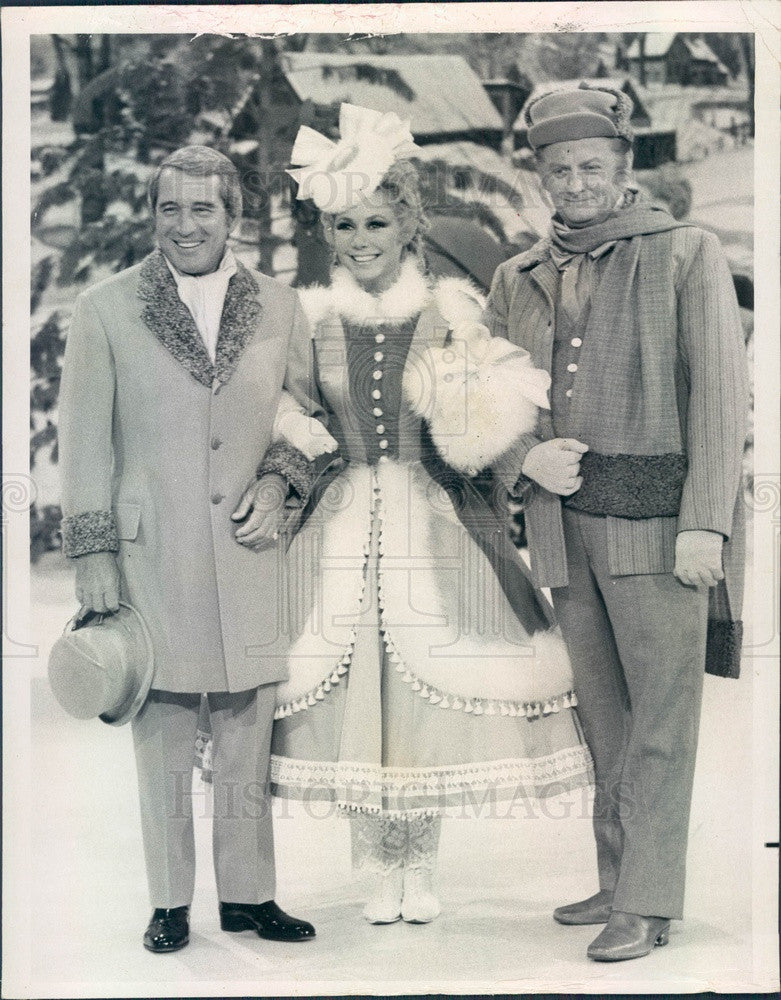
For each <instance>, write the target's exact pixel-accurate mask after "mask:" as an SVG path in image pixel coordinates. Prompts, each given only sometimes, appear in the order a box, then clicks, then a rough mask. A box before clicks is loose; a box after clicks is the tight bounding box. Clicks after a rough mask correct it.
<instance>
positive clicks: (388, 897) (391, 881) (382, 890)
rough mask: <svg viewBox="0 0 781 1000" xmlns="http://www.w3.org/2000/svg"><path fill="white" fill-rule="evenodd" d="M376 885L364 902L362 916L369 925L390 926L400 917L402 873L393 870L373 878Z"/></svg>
mask: <svg viewBox="0 0 781 1000" xmlns="http://www.w3.org/2000/svg"><path fill="white" fill-rule="evenodd" d="M375 877H376V879H377V883H376V885H375V887H374V890H373V891H372V893H371V895H370V896H369V898H368V900H367V901H366V906H364V908H363V915H364V917H366V919H367V920H368V921H369V923H370V924H392V923H395V922H396V921H397V920H399V918H400V917H401V894H402V886H403V881H404V871H403V869H402V868H401V867H399V868H393V869H391V870H390V871H387V872H384V873H383V874H382V875H377V876H375Z"/></svg>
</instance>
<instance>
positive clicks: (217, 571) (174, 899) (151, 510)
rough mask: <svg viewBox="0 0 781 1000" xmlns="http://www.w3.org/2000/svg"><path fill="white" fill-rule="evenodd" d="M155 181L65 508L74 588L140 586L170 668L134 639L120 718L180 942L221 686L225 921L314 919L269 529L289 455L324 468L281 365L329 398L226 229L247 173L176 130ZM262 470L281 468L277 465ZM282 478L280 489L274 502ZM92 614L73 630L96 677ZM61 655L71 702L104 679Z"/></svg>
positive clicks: (278, 295) (76, 341)
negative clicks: (280, 709)
mask: <svg viewBox="0 0 781 1000" xmlns="http://www.w3.org/2000/svg"><path fill="white" fill-rule="evenodd" d="M149 196H150V199H149V200H150V207H151V210H152V214H153V217H154V225H155V234H156V237H157V243H158V249H156V250H155V251H154V252H153V253H151V254H150V255H149V256H148V257H147V258H146V259H145V260H143V261H142V262H141V263H140V264H136V265H135V266H133V267H131V268H128V269H127V270H125V271H123V272H121V273H120V274H117V275H115V276H113V277H111V278H108V279H107V280H105V281H103V282H101V283H100V284H98V285H96V286H95V287H93V288H91V289H89V290H88V291H86V292H84V293H83V294H82V295H81V296H79V299H78V301H77V303H76V307H75V310H74V314H73V319H72V322H71V327H70V331H69V334H68V341H67V348H66V352H65V363H64V368H63V376H62V389H61V394H60V428H59V429H60V467H61V471H62V507H63V512H64V515H65V517H64V520H63V526H62V530H63V539H64V545H65V552H66V554H67V555H68V556H69V557H71V558H72V559H73V561H74V564H75V569H76V596H77V598H78V600H79V601H80V602H81V604H82V606H83V607H84V609H85V610H87V611H89V610H92V611H94V612H97V613H104V612H106V611H115V610H116V609H117V608H118V606H119V603H120V597H121V598H122V599H123V602H127V603H128V604H130V605H132V609H133V611H134V612H135V613H137V614H138V615H140V617H141V620H142V621H143V623H144V628H145V630H148V635H149V639H150V644H151V661H152V662H151V668H152V669H153V671H154V677H153V679H150V677H149V676H147V674H146V673H144V672H142V670H141V664H142V663H146V660H145V659H144V660H142V659H141V658H140V657H139V658H136V659H137V660H138V666H137V667H136V669H137V672H138V676H137V677H135V678H134V676H133V670H132V668H133V667H134V666H135V665H136V659H133V661H132V663H128V662H127V661H128V660H129V659H130V658H129V656H128V655H124V656H120V655H118V656H115V657H114V659H115V660H116V663H117V666H118V667H119V668H122V669H123V670H124V671H125V672H126V673H129V674H130V676H129V677H128V683H127V685H125V681H124V680H123V679H122V678H120V680H121V681H122V684H121V685H120V686H121V687H122V691H124V686H127V687H128V688H129V689H130V692H131V694H130V695H128V697H127V698H124V700H123V699H122V698H121V697H120V695H121V694H122V691H120V692H119V693H118V694H112V693H111V692H110V691H107V692H105V698H106V705H105V707H107V708H109V707H112V706H118V708H117V710H118V711H119V713H120V714H119V719H117V711H112V712H111V713H110V716H109V718H108V719H107V721H126V720H127V719H129V718H130V716H131V715H132V716H133V718H132V727H133V741H134V745H135V752H136V764H137V770H138V784H139V790H140V797H141V822H142V832H143V840H144V853H145V857H146V865H147V876H148V882H149V892H150V896H151V902H152V906H153V908H154V912H153V914H152V920H151V921H150V923H149V926H148V928H147V930H146V933H145V935H144V945H145V947H146V948H148V949H149V950H150V951H153V952H171V951H176V950H177V949H179V948H182V947H184V945H186V944H187V942H188V940H189V906H190V902H191V900H192V895H193V888H194V881H195V845H194V836H193V816H192V802H191V797H190V789H191V781H192V770H193V763H194V755H195V739H196V730H197V724H198V714H199V706H200V702H201V692H205V693H207V694H208V702H209V709H210V715H211V726H212V732H213V735H214V750H213V753H214V767H213V771H214V863H215V870H216V875H217V889H218V894H219V901H220V921H221V926H222V928H223V929H224V930H230V931H238V930H253V931H256V932H257V933H258V934H259V935H260V936H261V937H264V938H271V939H274V940H282V941H301V940H304V939H307V938H311V937H312V936H313V935H314V929H313V927H312V926H311V924H309V923H307V922H306V921H301V920H295V919H293V918H292V917H288V916H287V915H286V914H285V913H284V912H283V911H282V910H281V909H280V908H279V907H278V906H277V905H276V903H275V902H274V900H273V896H274V885H275V880H274V845H273V831H272V823H271V814H270V808H269V801H268V787H267V777H268V766H269V754H270V743H271V728H272V719H273V714H274V707H275V705H274V702H275V697H274V696H275V688H276V682H277V681H279V680H281V679H283V678H284V677H285V676H286V672H287V667H286V660H285V658H284V657H277V658H276V659H272V658H271V657H268V656H264V655H263V653H262V651H263V648H264V646H265V647H266V648H268V643H269V642H271V641H272V640H274V639H275V638H276V637H277V633H278V631H279V620H278V607H279V604H278V590H279V558H278V556H279V553H278V551H277V546H273V545H266V546H265V547H264V546H262V545H259V544H258V543H262V542H263V541H264V539H265V538H268V537H269V536H270V537H271V538H275V537H276V535H275V534H274V532H273V529H271V530H270V527H269V525H270V522H271V521H274V520H278V518H279V511H280V508H281V500H282V498H283V496H284V492H285V489H286V484H285V482H284V481H283V479H282V478H281V477H280V476H277V477H276V479H275V478H274V475H275V474H277V473H280V472H282V473H284V472H287V480H288V482H289V485H290V486H292V487H293V488H294V489H295V490H296V491H297V492H298V493H299V494H301V495H304V494H306V492H307V488H308V484H309V482H308V476H309V474H310V469H309V465H308V462H307V460H306V459H305V457H304V456H303V455H302V454H301V453H300V452H297V451H295V449H292V448H290V447H288V446H286V445H284V444H283V443H281V442H280V443H279V444H278V445H273V446H272V448H271V449H269V450H268V451H267V449H268V448H269V442H270V439H271V435H272V423H273V420H274V417H275V415H276V411H277V404H278V402H279V399H280V394H281V392H282V389H283V386H285V387H286V388H287V389H288V390H289V392H290V393H291V394H292V395H293V396H294V397H295V399H296V401H297V403H298V404H299V405H300V406H301V407H302V408H303V409H304V410H305V411H306V412H307V413H310V414H313V413H315V412H317V405H316V403H315V402H314V401H313V400H312V399H310V398H309V395H308V386H309V385H310V384H311V383H310V379H309V376H310V365H311V342H310V337H309V332H308V327H307V325H306V322H305V320H304V318H303V313H302V311H301V308H300V306H299V304H298V299H297V296H296V294H295V292H293V291H292V290H291V289H289V288H286V287H285V286H283V285H282V284H280V283H278V282H276V281H274V280H272V279H271V278H268V277H266V276H264V275H262V274H259V273H257V272H255V271H250V270H249V269H248V268H246V267H244V265H243V264H241V262H239V261H237V260H236V259H235V257H234V256H233V254H232V253H231V251H230V249H229V248H228V246H227V240H228V235H229V233H230V232H231V230H232V229H233V228H234V226H235V225H236V224H237V223H238V222H239V220H240V219H241V184H240V180H239V176H238V173H237V171H236V168H235V167H234V166H233V164H232V163H231V161H230V160H229V159H228V158H227V157H225V156H223V155H222V154H221V153H219V152H217V151H215V150H213V149H209V148H207V147H205V146H188V147H185V148H183V149H180V150H177V151H176V152H175V153H173V154H171V156H169V157H168V158H167V159H166V160H165V161H164V162H163V163H162V164H161V165H160V167H159V168H158V169H157V170H156V171H155V172H154V173H153V175H152V178H151V181H150V187H149ZM264 453H265V459H263V456H264ZM261 459H263V462H262V463H261V466H260V468H258V463H259V462H261ZM256 471H257V473H258V476H260V475H261V474H262V473H268V475H267V476H266V477H265V478H264V480H263V485H262V486H261V485H260V484H259V483H260V481H259V480H258V484H255V483H254V478H255V473H256ZM248 481H252V482H253V485H251V486H250V487H248V488H247V489H246V490H245V489H244V487H245V486H246V483H247V482H248ZM262 491H271V492H272V493H274V494H275V496H274V497H271V498H269V502H268V503H267V502H266V498H265V497H264V496H261V492H262ZM239 521H241V522H243V523H241V524H240V525H239V524H238V522H239ZM239 542H240V543H241V544H238V543H239ZM256 549H258V551H256ZM123 624H124V625H125V626H126V627H128V628H130V627H135V629H136V631H138V623H137V622H135V621H134V620H133V619H132V618H131V617H130V610H129V609H128V608H125V609H124V610H123V611H122V612H119V614H118V616H117V618H116V619H115V620H114V621H113V623H112V625H111V626H110V627H109V628H107V629H104V630H103V631H102V632H99V633H98V634H97V635H96V636H95V637H94V639H95V640H96V641H97V644H98V646H99V645H100V642H101V636H102V641H103V643H104V644H105V642H106V641H107V639H109V638H111V637H112V636H113V637H114V638H115V639H119V638H121V632H120V626H121V625H123ZM86 631H87V629H85V630H84V631H83V632H82V631H76V632H75V634H74V635H70V636H69V637H68V638H67V641H66V642H63V643H62V645H61V647H60V649H59V655H60V656H61V657H64V662H65V666H68V665H69V664H73V663H75V667H74V669H73V670H72V671H71V676H72V677H73V678H76V679H78V678H81V679H82V681H83V678H84V676H85V669H87V667H88V666H89V664H87V665H86V666H85V662H84V661H85V656H86V659H87V660H90V656H89V653H90V648H91V647H90V643H89V639H88V638H87V637H85V632H86ZM71 646H72V647H73V650H71ZM96 648H97V646H96ZM125 653H126V651H125ZM79 654H81V655H79ZM74 655H75V656H76V659H75V660H74ZM105 666H106V667H107V669H108V668H109V667H110V665H109V664H106V665H105ZM53 677H55V678H57V679H58V680H59V682H60V683H59V686H58V688H57V690H58V692H59V696H60V700H62V701H64V703H73V702H74V700H75V701H79V700H80V701H82V702H84V701H85V700H86V701H89V702H90V704H92V703H93V702H94V703H96V704H97V703H98V702H100V699H101V698H102V697H103V694H104V693H103V692H102V690H101V691H99V692H97V695H96V696H95V697H93V698H91V699H85V698H84V697H82V696H81V695H79V693H78V691H76V689H75V687H74V686H72V689H71V691H70V692H68V691H63V690H62V688H63V684H64V680H63V672H62V669H61V668H60V666H59V664H58V662H57V661H56V660H55V662H54V664H53ZM150 680H151V690H149V694H148V697H146V698H144V695H145V694H146V691H147V690H148V689H149V687H150ZM142 681H143V684H142ZM75 683H76V681H75V680H74V681H73V685H75ZM83 686H84V685H83V683H82V687H83ZM134 691H135V692H139V693H140V696H139V697H136V698H134V697H132V692H134ZM142 702H143V704H142ZM125 705H128V706H129V707H127V708H124V707H122V706H125ZM79 709H80V714H82V716H83V715H84V714H89V712H90V711H91V710H90V708H89V706H86V705H84V704H81V705H80V706H79ZM92 710H93V711H94V710H95V709H94V708H93V709H92Z"/></svg>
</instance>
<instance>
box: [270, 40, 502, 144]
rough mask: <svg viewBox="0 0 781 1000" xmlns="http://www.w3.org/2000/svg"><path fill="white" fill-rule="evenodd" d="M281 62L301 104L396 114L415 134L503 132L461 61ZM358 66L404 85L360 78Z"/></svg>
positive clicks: (318, 58)
mask: <svg viewBox="0 0 781 1000" xmlns="http://www.w3.org/2000/svg"><path fill="white" fill-rule="evenodd" d="M282 60H283V66H284V67H285V75H286V77H287V80H288V82H289V83H290V85H291V86H292V88H293V90H294V91H295V92H296V94H297V96H298V97H299V98H300V99H301V100H302V101H305V100H311V101H314V102H315V103H316V104H335V103H339V102H341V101H347V102H349V103H352V104H360V105H365V106H367V107H371V108H376V109H377V110H378V111H382V112H386V111H395V112H396V113H397V114H398V115H399V117H400V118H402V119H403V120H409V121H410V123H411V129H412V133H413V135H437V134H448V133H451V134H452V133H454V132H468V131H473V130H482V129H492V130H501V128H502V119H501V117H500V115H499V112H498V111H497V110H496V108H495V107H494V106H493V103H492V102H491V99H490V98H489V97H488V94H487V93H486V91H485V89H484V88H483V86H482V85H481V83H480V80H479V79H478V77H477V75H476V74H475V73H474V71H473V70H472V69H471V67H470V66H469V64H468V63H467V62H466V60H465V59H463V58H462V57H461V56H448V55H411V56H398V55H394V56H375V55H360V56H355V55H340V54H339V55H333V54H326V53H319V52H302V53H287V54H285V55H284V56H283V57H282ZM360 65H365V66H369V67H372V68H373V69H375V70H384V71H386V72H387V73H389V74H394V76H395V77H396V79H397V80H398V81H400V84H401V86H400V87H399V86H397V87H395V88H394V87H393V86H391V85H383V84H382V83H378V82H376V81H374V80H372V79H371V78H370V76H369V75H365V76H364V77H363V78H362V76H361V74H360V72H358V73H356V72H355V70H354V69H353V67H356V66H360ZM405 88H406V92H405Z"/></svg>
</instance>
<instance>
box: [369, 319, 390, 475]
mask: <svg viewBox="0 0 781 1000" xmlns="http://www.w3.org/2000/svg"><path fill="white" fill-rule="evenodd" d="M374 342H375V344H377V350H376V351H375V352H374V363H375V365H376V368H375V369H374V371H373V372H372V378H373V379H374V381H375V382H376V383H377V384H376V385H375V387H374V388H373V389H372V401H373V402H374V406H373V407H372V416H373V417H374V430H375V431H376V433H377V434H378V435H379V436H380V440H379V441H378V442H377V443H378V445H379V447H380V448H381V449H382V450H383V451H386V450H387V447H388V439H387V438H386V437H385V436H384V435H385V425H384V424H383V423H382V418H383V415H384V414H383V410H382V401H383V400H382V376H383V370H382V363H383V361H384V360H385V351H384V350H383V349H382V344H383V343H384V342H385V334H384V333H382V331H378V332H377V333H376V334H375V335H374ZM379 461H380V462H387V461H388V456H387V455H380V457H379Z"/></svg>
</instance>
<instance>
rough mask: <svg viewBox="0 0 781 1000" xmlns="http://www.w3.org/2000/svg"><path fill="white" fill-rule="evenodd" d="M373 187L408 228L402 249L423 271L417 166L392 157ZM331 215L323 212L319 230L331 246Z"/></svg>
mask: <svg viewBox="0 0 781 1000" xmlns="http://www.w3.org/2000/svg"><path fill="white" fill-rule="evenodd" d="M377 190H378V191H382V192H383V193H384V194H385V195H386V196H387V198H388V202H389V204H390V205H391V206H392V208H393V210H394V211H395V213H396V217H397V218H398V220H399V222H400V223H401V225H402V227H403V228H405V229H408V230H410V231H411V233H412V235H411V237H410V239H409V241H408V242H407V243H406V244H405V245H404V251H405V253H406V254H409V255H411V256H413V257H415V258H416V259H417V262H418V266H419V267H420V269H421V271H423V272H424V273H425V272H426V270H427V264H426V256H425V252H424V249H423V234H424V233H425V232H426V231H427V230H428V228H429V221H428V218H427V217H426V213H425V211H424V208H423V198H422V196H421V193H420V176H419V174H418V170H417V167H416V166H415V164H414V163H412V162H411V161H410V160H396V161H395V162H394V163H392V164H391V165H390V167H389V168H388V170H387V171H386V172H385V176H384V177H383V178H382V181H381V182H380V184H379V186H378V187H377ZM337 214H338V213H337ZM335 218H336V215H334V214H332V213H328V212H323V215H322V221H323V231H324V233H325V238H326V240H327V241H328V243H329V245H330V246H333V245H334V239H333V225H334V219H335Z"/></svg>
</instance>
